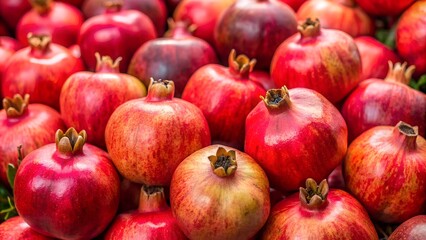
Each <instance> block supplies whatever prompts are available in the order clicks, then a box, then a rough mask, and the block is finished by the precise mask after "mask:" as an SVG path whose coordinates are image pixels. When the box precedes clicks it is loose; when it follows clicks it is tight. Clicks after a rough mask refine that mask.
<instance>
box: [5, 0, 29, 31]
mask: <svg viewBox="0 0 426 240" xmlns="http://www.w3.org/2000/svg"><path fill="white" fill-rule="evenodd" d="M30 10H31V4H30V1H29V0H1V1H0V16H1V18H2V19H3V20H4V21H5V22H6V23H7V25H8V26H9V29H13V30H15V29H16V26H17V25H18V22H19V19H21V17H22V16H24V14H25V13H26V12H28V11H30Z"/></svg>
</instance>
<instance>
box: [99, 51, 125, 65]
mask: <svg viewBox="0 0 426 240" xmlns="http://www.w3.org/2000/svg"><path fill="white" fill-rule="evenodd" d="M95 58H96V69H99V68H100V67H101V65H102V64H107V65H108V66H110V67H111V68H118V66H119V65H120V62H121V60H123V58H122V57H118V58H117V59H115V61H114V60H112V58H111V57H110V56H101V54H99V52H96V53H95Z"/></svg>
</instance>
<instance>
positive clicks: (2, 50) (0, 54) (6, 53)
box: [0, 39, 15, 98]
mask: <svg viewBox="0 0 426 240" xmlns="http://www.w3.org/2000/svg"><path fill="white" fill-rule="evenodd" d="M14 53H15V50H13V49H10V48H8V47H7V46H4V44H3V39H0V87H1V85H2V76H3V71H4V67H5V65H6V63H7V61H8V60H9V58H10V57H11V56H12V55H13V54H14ZM0 98H2V94H1V91H0Z"/></svg>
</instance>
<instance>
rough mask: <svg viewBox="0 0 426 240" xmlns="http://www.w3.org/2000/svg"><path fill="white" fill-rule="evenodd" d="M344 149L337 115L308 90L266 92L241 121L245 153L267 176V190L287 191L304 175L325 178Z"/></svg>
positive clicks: (343, 126) (300, 182)
mask: <svg viewBox="0 0 426 240" xmlns="http://www.w3.org/2000/svg"><path fill="white" fill-rule="evenodd" d="M346 148H347V128H346V124H345V121H344V120H343V117H342V116H341V115H340V113H339V111H338V110H337V109H336V108H335V107H334V106H333V104H331V103H330V102H329V101H328V100H327V99H325V98H324V97H323V96H322V95H321V94H319V93H317V92H315V91H313V90H310V89H307V88H293V89H290V90H287V88H286V87H285V86H284V87H282V88H281V89H271V90H268V91H267V93H266V97H264V98H263V101H261V102H260V103H258V105H257V106H256V107H255V108H254V109H253V110H252V111H251V112H250V114H249V115H248V116H247V119H246V136H245V145H244V150H245V152H246V153H248V154H249V155H250V156H252V157H253V158H254V159H255V160H256V161H257V162H258V163H259V164H260V166H261V167H262V168H263V169H264V170H265V172H266V174H267V175H268V178H269V181H270V182H271V187H273V188H275V189H277V190H279V191H281V192H283V193H286V192H291V191H295V190H297V189H298V188H299V187H300V186H302V185H303V183H304V182H305V180H306V179H307V178H308V177H312V178H314V179H324V178H326V177H327V176H328V175H329V174H330V173H331V172H332V171H333V170H334V169H335V168H336V167H337V166H338V165H339V164H340V163H341V162H342V159H343V158H344V156H345V153H346Z"/></svg>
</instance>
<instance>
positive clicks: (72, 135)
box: [55, 127, 87, 155]
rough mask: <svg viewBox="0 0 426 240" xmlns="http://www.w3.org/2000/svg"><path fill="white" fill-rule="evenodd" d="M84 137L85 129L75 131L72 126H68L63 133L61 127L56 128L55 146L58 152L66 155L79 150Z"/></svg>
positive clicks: (84, 140)
mask: <svg viewBox="0 0 426 240" xmlns="http://www.w3.org/2000/svg"><path fill="white" fill-rule="evenodd" d="M86 139H87V134H86V131H85V130H81V131H80V132H79V133H77V131H76V130H75V128H73V127H71V128H68V130H67V131H66V132H65V133H64V132H63V131H62V130H61V129H58V130H57V131H56V134H55V142H56V148H57V149H58V151H59V152H60V153H63V154H66V155H70V154H71V155H72V154H74V153H77V152H81V151H82V150H83V146H84V143H85V142H86Z"/></svg>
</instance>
